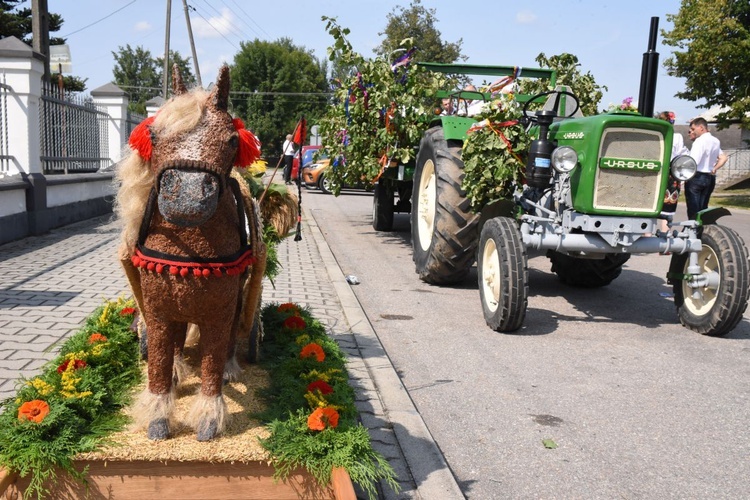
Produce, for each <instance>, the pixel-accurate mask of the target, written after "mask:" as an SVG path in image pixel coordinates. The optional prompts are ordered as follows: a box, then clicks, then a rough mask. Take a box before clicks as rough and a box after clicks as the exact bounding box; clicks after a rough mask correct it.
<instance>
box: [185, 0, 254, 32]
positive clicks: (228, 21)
mask: <svg viewBox="0 0 750 500" xmlns="http://www.w3.org/2000/svg"><path fill="white" fill-rule="evenodd" d="M203 3H204V4H206V5H208V6H209V7H211V8H212V9H213V11H214V12H216V14H217V15H218V19H220V20H221V21H222V22H225V23H226V25H227V27H228V28H229V31H230V32H231V33H232V34H233V35H234V36H236V37H237V38H238V39H239V40H240V41H242V40H243V39H245V40H246V39H248V37H247V35H245V33H243V32H242V30H241V29H240V28H239V27H237V26H235V25H234V23H233V22H232V20H231V19H229V18H225V17H224V14H223V13H222V12H219V10H218V9H217V8H216V7H214V6H213V5H211V4H210V3H208V2H207V1H206V0H203ZM196 7H197V4H196ZM229 11H230V12H231V9H229ZM208 17H209V18H210V17H211V14H208ZM215 19H216V18H215ZM217 31H218V30H217Z"/></svg>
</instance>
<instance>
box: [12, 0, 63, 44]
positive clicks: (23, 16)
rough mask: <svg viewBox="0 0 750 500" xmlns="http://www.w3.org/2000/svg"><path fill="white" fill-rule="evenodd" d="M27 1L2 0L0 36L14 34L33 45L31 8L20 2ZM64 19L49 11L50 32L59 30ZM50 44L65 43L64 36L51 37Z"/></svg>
mask: <svg viewBox="0 0 750 500" xmlns="http://www.w3.org/2000/svg"><path fill="white" fill-rule="evenodd" d="M24 3H26V1H25V0H3V1H0V38H5V37H7V36H14V37H16V38H18V39H19V40H22V41H23V42H24V43H26V44H28V45H31V42H32V39H31V31H32V29H31V9H30V8H29V7H24V8H21V7H20V5H19V4H24ZM62 24H63V19H62V17H60V14H54V13H52V12H50V13H49V31H50V33H52V32H56V31H59V30H60V28H61V27H62ZM49 43H50V45H60V44H63V43H65V39H64V38H52V37H51V38H50V40H49Z"/></svg>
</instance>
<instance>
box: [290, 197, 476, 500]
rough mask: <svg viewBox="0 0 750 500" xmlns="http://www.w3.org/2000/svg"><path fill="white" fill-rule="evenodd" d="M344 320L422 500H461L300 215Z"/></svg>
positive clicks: (314, 230)
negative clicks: (326, 273) (318, 253)
mask: <svg viewBox="0 0 750 500" xmlns="http://www.w3.org/2000/svg"><path fill="white" fill-rule="evenodd" d="M303 214H304V216H305V218H306V219H307V221H308V226H309V229H310V233H311V234H312V236H313V239H314V240H315V243H316V245H317V247H318V250H319V252H320V256H321V259H322V262H323V265H324V266H325V268H326V271H327V272H328V275H329V277H330V278H331V282H332V284H333V287H334V291H335V292H336V295H337V296H338V298H339V302H340V303H341V307H342V311H343V313H344V316H345V318H346V320H347V322H348V323H349V326H350V327H351V331H352V334H353V336H354V339H355V342H356V343H357V346H358V348H359V350H360V353H361V357H362V360H363V362H364V364H365V367H366V368H367V371H368V373H369V374H370V377H371V378H372V381H373V384H374V385H375V388H376V390H377V393H378V395H379V398H380V400H381V402H382V404H383V407H384V409H385V413H386V416H387V417H388V421H389V422H390V424H391V425H392V428H393V431H394V433H395V435H396V439H397V441H398V444H399V446H400V448H401V451H402V454H403V456H404V459H405V460H406V465H407V467H408V469H409V472H410V473H411V475H412V478H413V480H414V482H415V484H416V488H417V492H418V495H419V497H421V498H425V499H427V498H440V499H462V498H465V497H464V495H463V493H462V492H461V489H460V488H459V486H458V483H457V482H456V478H455V477H454V476H453V473H452V472H451V470H450V468H449V466H448V463H447V462H446V460H445V457H443V453H442V452H441V451H440V448H439V447H438V446H437V443H435V440H434V438H433V437H432V434H430V431H429V429H428V428H427V425H426V424H425V423H424V420H423V419H422V416H421V415H420V414H419V412H418V411H417V409H416V407H415V406H414V402H413V401H412V400H411V397H410V396H409V393H408V392H407V391H406V388H405V387H404V385H403V384H402V383H401V379H400V378H399V376H398V374H397V373H396V370H395V368H394V367H393V364H392V363H391V360H390V358H389V357H388V354H387V353H386V352H385V349H383V346H382V344H381V343H380V340H379V339H378V336H377V334H376V333H375V330H374V329H373V328H372V325H371V324H370V321H369V320H368V318H367V315H366V314H365V312H364V311H363V310H362V307H361V305H360V303H359V300H358V299H357V297H356V295H355V294H354V292H353V291H352V290H351V288H350V286H349V284H348V283H347V282H346V279H345V278H344V273H343V272H342V270H341V268H340V267H339V265H338V262H337V261H336V258H335V257H334V255H333V253H332V252H331V249H330V248H329V247H328V243H327V242H326V240H325V237H324V236H323V234H322V232H321V231H320V228H319V227H318V225H317V222H316V221H315V217H314V215H313V214H312V213H311V212H310V211H308V210H304V209H303Z"/></svg>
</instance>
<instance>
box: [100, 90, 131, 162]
mask: <svg viewBox="0 0 750 500" xmlns="http://www.w3.org/2000/svg"><path fill="white" fill-rule="evenodd" d="M91 97H92V99H93V100H94V104H96V105H97V106H100V107H101V108H102V109H103V111H105V112H106V113H107V114H108V115H109V120H108V121H107V137H108V139H109V159H110V160H111V161H112V162H113V163H117V162H118V161H120V158H121V155H122V148H123V146H125V144H127V142H128V121H127V120H128V103H129V102H130V101H129V100H128V94H127V93H126V92H125V91H124V90H122V89H121V88H120V87H118V86H117V85H115V84H114V83H107V84H106V85H102V86H101V87H98V88H96V89H94V90H92V91H91Z"/></svg>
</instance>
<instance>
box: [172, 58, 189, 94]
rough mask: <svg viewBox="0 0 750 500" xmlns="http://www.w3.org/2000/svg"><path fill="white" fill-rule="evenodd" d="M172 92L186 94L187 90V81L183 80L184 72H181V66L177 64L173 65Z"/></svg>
mask: <svg viewBox="0 0 750 500" xmlns="http://www.w3.org/2000/svg"><path fill="white" fill-rule="evenodd" d="M172 92H173V93H174V95H175V96H178V95H180V94H184V93H186V92H187V87H185V82H183V81H182V74H181V73H180V67H179V66H177V65H176V64H174V65H172Z"/></svg>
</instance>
